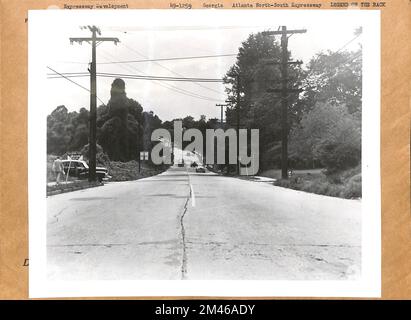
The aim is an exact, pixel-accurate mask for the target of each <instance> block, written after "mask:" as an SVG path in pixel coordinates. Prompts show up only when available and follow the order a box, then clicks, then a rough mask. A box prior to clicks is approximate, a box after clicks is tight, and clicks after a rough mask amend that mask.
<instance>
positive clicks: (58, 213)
mask: <svg viewBox="0 0 411 320" xmlns="http://www.w3.org/2000/svg"><path fill="white" fill-rule="evenodd" d="M69 207H70V206H68V207H65V208H63V209H61V210H60V211H59V212H57V213H56V214H55V215H53V218H54V219H56V220H55V221H53V222H50V224H52V223H57V222H59V218H58V217H59V215H61V214H62V213H63V212H64V210H66V209H68V208H69Z"/></svg>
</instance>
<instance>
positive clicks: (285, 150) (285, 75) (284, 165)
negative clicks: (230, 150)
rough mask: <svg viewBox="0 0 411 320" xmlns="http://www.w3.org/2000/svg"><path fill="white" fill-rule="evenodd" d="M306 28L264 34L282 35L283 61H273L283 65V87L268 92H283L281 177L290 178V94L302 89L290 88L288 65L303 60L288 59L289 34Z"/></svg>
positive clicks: (282, 29) (284, 29) (284, 27)
mask: <svg viewBox="0 0 411 320" xmlns="http://www.w3.org/2000/svg"><path fill="white" fill-rule="evenodd" d="M305 32H307V30H306V29H300V30H287V27H286V26H282V27H281V30H278V31H267V32H263V34H265V35H268V36H273V35H281V62H271V64H279V65H280V67H281V89H269V90H268V92H277V93H280V94H281V178H282V179H288V96H289V94H290V93H293V92H301V90H300V89H289V88H288V81H289V79H288V65H289V64H302V62H301V61H288V58H289V57H288V38H289V36H288V35H290V36H291V35H293V34H295V33H305Z"/></svg>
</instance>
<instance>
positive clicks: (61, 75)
mask: <svg viewBox="0 0 411 320" xmlns="http://www.w3.org/2000/svg"><path fill="white" fill-rule="evenodd" d="M47 68H48V69H50V70H51V71H53V72H54V73H55V74H58V75H59V76H60V77H56V79H58V78H64V79H66V80H68V81H70V82H71V83H74V84H75V85H76V86H79V87H80V88H82V89H84V90H86V91H88V92H90V89H87V88H86V87H83V86H82V85H81V84H79V83H77V82H75V81H73V80H71V79H69V77H70V76H64V75H63V74H62V73H60V72H57V71H56V70H54V69H53V68H51V67H47ZM87 76H88V75H87ZM97 99H98V100H99V101H100V102H101V103H102V104H103V105H105V103H104V102H103V100H101V99H100V98H99V97H97Z"/></svg>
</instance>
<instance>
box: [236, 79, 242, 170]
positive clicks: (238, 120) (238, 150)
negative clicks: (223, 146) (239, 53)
mask: <svg viewBox="0 0 411 320" xmlns="http://www.w3.org/2000/svg"><path fill="white" fill-rule="evenodd" d="M240 98H241V97H240V75H239V74H237V102H236V103H237V106H236V109H237V175H240Z"/></svg>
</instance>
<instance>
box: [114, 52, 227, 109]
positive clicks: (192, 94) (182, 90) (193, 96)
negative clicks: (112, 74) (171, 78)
mask: <svg viewBox="0 0 411 320" xmlns="http://www.w3.org/2000/svg"><path fill="white" fill-rule="evenodd" d="M106 54H107V55H109V56H111V57H113V55H111V54H110V53H108V52H106ZM119 66H120V68H123V69H125V70H132V71H137V72H140V73H142V74H145V73H144V72H143V71H141V70H139V69H137V68H136V67H135V66H130V65H119ZM153 83H154V84H157V85H159V86H160V87H164V88H166V89H169V90H171V91H174V92H177V93H180V94H183V95H186V96H189V97H192V98H197V99H200V100H206V101H214V102H215V101H219V102H221V101H222V100H221V99H214V98H211V97H206V96H202V95H200V94H197V93H194V92H191V91H188V90H185V89H182V88H179V87H176V86H173V85H171V84H165V83H161V82H160V81H155V80H153Z"/></svg>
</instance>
